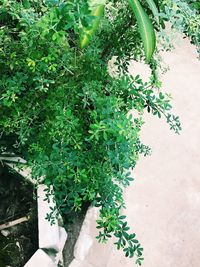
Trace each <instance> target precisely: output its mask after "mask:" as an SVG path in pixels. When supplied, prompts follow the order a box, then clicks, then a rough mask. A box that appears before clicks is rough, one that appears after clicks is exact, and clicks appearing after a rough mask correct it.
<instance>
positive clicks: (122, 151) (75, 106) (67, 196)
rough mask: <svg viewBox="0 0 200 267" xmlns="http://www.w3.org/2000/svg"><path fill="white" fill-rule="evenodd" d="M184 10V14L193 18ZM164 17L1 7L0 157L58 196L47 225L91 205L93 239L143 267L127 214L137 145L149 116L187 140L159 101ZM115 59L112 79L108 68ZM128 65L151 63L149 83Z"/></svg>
mask: <svg viewBox="0 0 200 267" xmlns="http://www.w3.org/2000/svg"><path fill="white" fill-rule="evenodd" d="M172 2H173V1H172ZM129 3H130V4H131V7H130V6H129ZM184 3H185V6H187V8H188V11H187V12H188V13H187V14H189V15H191V14H196V13H194V12H196V9H195V7H193V6H191V5H190V4H188V3H187V2H184ZM149 6H150V8H149ZM131 8H132V9H131ZM158 10H159V13H160V17H159V15H158V17H157V10H156V6H155V5H154V2H152V1H142V2H141V4H139V2H138V1H132V2H130V1H129V2H128V1H123V0H120V1H118V0H112V1H108V2H106V3H105V7H104V16H102V14H99V15H100V17H101V19H99V18H96V17H97V16H98V14H96V13H95V14H91V12H92V10H91V2H87V1H85V0H71V1H64V0H62V1H60V0H46V1H45V0H43V1H36V0H29V1H27V0H26V1H17V0H0V25H1V26H0V73H1V79H0V90H1V95H0V117H1V121H0V136H1V140H0V144H1V152H2V153H3V154H5V153H14V154H15V155H17V156H20V157H22V158H24V159H25V160H26V161H27V165H28V166H30V167H31V168H32V176H33V178H35V179H39V178H40V177H41V176H43V177H45V180H44V182H45V184H46V185H48V189H47V191H46V198H47V201H48V199H49V196H50V195H51V194H52V193H53V192H52V187H53V191H54V197H55V201H56V205H57V209H55V210H54V209H53V210H52V211H51V212H50V214H48V215H47V219H48V220H49V221H50V222H51V223H54V219H55V218H56V216H57V215H58V214H57V213H58V212H59V213H61V214H62V216H63V218H67V217H68V215H69V214H71V212H72V211H73V212H74V211H75V212H78V211H80V210H81V209H82V207H83V206H84V205H85V203H89V204H91V205H94V206H96V207H99V219H98V221H97V227H98V229H99V235H98V237H97V239H98V240H99V241H100V242H106V241H107V240H108V239H109V238H110V237H111V236H114V238H115V241H114V242H115V245H116V247H117V248H118V249H122V250H123V251H124V253H125V256H127V257H133V256H135V257H136V263H137V264H139V265H140V264H141V263H142V260H143V257H142V251H143V248H142V247H141V244H140V243H139V241H138V240H137V238H136V236H135V234H133V233H130V230H129V226H127V223H126V217H125V215H123V214H122V211H121V210H122V208H123V207H125V203H124V200H123V189H124V188H125V187H127V186H129V185H130V184H131V182H132V181H133V177H132V172H131V171H130V170H133V169H134V167H135V165H136V162H137V160H138V158H139V155H141V154H143V155H145V156H146V155H148V154H149V153H150V148H149V147H148V146H146V145H144V144H142V143H141V141H140V130H141V128H142V125H143V124H144V121H143V114H144V112H145V111H147V112H149V113H151V114H153V115H155V116H157V117H159V118H160V117H164V118H165V119H166V121H167V123H168V124H169V125H170V128H171V129H172V130H174V131H175V132H176V133H179V131H180V130H181V126H180V122H179V118H178V117H177V116H175V115H173V114H172V113H171V109H172V106H171V96H170V95H169V94H164V93H162V92H161V89H160V81H159V79H158V75H157V69H159V66H160V62H159V61H158V60H157V57H154V55H153V52H154V47H155V36H154V31H155V30H154V29H153V25H154V28H155V29H156V31H157V35H158V34H159V33H160V32H161V31H162V27H160V24H159V23H158V21H160V19H162V20H170V18H171V17H170V16H169V14H168V13H167V11H166V1H165V0H163V1H159V3H158ZM152 11H153V12H152ZM170 12H171V13H172V11H171V9H170ZM173 12H174V11H173ZM179 12H180V14H182V15H183V13H181V12H182V9H180V11H179ZM100 13H101V12H100ZM173 14H174V13H173ZM96 15H97V16H96ZM165 15H166V16H165ZM197 17H198V16H197ZM158 18H159V19H158ZM194 18H195V19H194V25H193V27H192V29H193V30H191V27H189V26H188V25H189V21H188V20H182V22H181V23H182V27H183V29H184V32H185V34H187V35H188V36H191V38H192V40H194V41H195V42H196V44H197V42H198V40H199V39H198V36H197V32H196V30H194V29H196V27H197V26H196V24H195V23H196V22H197V21H198V20H196V15H194ZM96 19H97V20H96ZM170 21H171V23H172V25H173V26H174V27H175V26H176V22H175V20H170ZM93 27H94V28H93ZM138 29H139V31H138ZM82 34H83V35H82ZM84 35H85V36H86V37H83V36H84ZM80 39H81V40H83V41H80ZM141 39H142V41H141ZM80 42H83V43H82V45H81V46H82V47H84V49H81V48H80ZM143 47H144V48H145V51H144V49H143ZM155 53H156V55H157V56H158V54H157V53H158V52H154V54H155ZM113 58H114V59H115V60H114V66H115V67H116V69H117V70H116V72H115V73H114V74H112V71H111V70H109V68H108V62H109V60H111V59H113ZM131 59H135V60H137V61H148V62H149V65H150V68H151V70H152V74H151V77H150V80H149V81H148V82H143V81H142V79H141V78H140V77H139V76H138V75H136V74H135V75H134V76H131V75H130V74H129V72H128V67H129V62H130V60H131ZM130 113H131V114H132V115H130Z"/></svg>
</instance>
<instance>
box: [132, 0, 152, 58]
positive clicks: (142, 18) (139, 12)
mask: <svg viewBox="0 0 200 267" xmlns="http://www.w3.org/2000/svg"><path fill="white" fill-rule="evenodd" d="M128 3H129V5H130V6H131V8H132V10H133V12H134V14H135V17H136V20H137V23H138V28H139V33H140V36H141V38H142V42H143V45H144V51H145V56H146V60H147V62H148V61H149V60H150V59H151V57H152V55H153V53H154V50H155V45H156V37H155V32H154V28H153V25H152V23H151V21H150V19H149V17H148V15H147V14H146V12H145V11H144V9H143V7H142V6H141V4H140V2H139V1H138V0H128Z"/></svg>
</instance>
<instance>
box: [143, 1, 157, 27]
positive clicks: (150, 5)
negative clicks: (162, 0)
mask: <svg viewBox="0 0 200 267" xmlns="http://www.w3.org/2000/svg"><path fill="white" fill-rule="evenodd" d="M146 2H147V4H148V5H149V7H150V9H151V11H152V13H153V14H154V17H155V19H156V22H157V23H158V24H159V17H158V8H157V6H156V4H155V2H154V0H146Z"/></svg>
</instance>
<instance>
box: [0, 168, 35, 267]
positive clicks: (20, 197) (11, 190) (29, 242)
mask: <svg viewBox="0 0 200 267" xmlns="http://www.w3.org/2000/svg"><path fill="white" fill-rule="evenodd" d="M27 215H29V216H30V219H29V221H27V222H23V223H20V224H18V225H16V226H13V227H10V228H7V229H5V230H3V231H0V267H5V266H10V267H22V266H24V264H25V263H26V262H27V261H28V260H29V259H30V257H31V256H32V255H33V254H34V253H35V251H36V250H37V249H38V226H37V201H36V198H35V195H34V188H33V186H32V184H30V183H29V182H26V181H25V180H24V178H22V177H21V176H20V175H18V174H16V173H11V171H10V170H9V169H8V168H6V167H1V166H0V225H2V224H4V223H7V222H10V221H13V220H15V219H19V218H21V217H24V216H27ZM5 233H6V234H5Z"/></svg>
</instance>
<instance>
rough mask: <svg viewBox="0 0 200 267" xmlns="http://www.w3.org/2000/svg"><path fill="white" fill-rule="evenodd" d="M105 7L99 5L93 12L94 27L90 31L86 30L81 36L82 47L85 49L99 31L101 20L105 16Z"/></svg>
mask: <svg viewBox="0 0 200 267" xmlns="http://www.w3.org/2000/svg"><path fill="white" fill-rule="evenodd" d="M104 7H105V6H104V5H98V6H97V7H95V8H94V9H93V10H92V13H91V15H92V16H94V17H95V18H94V19H93V22H92V25H91V27H90V29H86V28H84V29H83V31H82V33H81V34H80V47H81V48H84V47H86V46H87V45H88V43H89V42H90V40H91V39H92V37H93V35H94V34H95V32H96V30H97V29H98V26H99V23H100V20H101V18H102V16H103V14H104Z"/></svg>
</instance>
